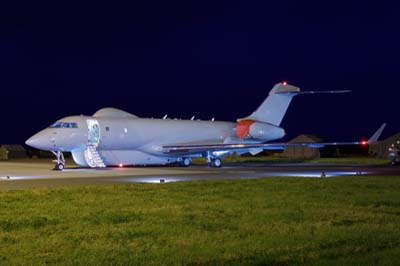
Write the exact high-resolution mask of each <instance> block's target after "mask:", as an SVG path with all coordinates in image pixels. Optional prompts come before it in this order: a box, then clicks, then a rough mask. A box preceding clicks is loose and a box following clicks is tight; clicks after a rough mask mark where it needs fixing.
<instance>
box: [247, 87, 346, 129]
mask: <svg viewBox="0 0 400 266" xmlns="http://www.w3.org/2000/svg"><path fill="white" fill-rule="evenodd" d="M345 92H350V91H349V90H340V91H300V88H299V87H296V86H293V85H289V84H287V83H286V82H281V83H278V84H276V85H275V86H274V87H273V88H272V90H271V91H270V92H269V95H268V97H267V98H266V99H265V100H264V102H263V103H262V104H261V105H260V106H259V107H258V109H257V110H256V111H254V112H253V113H252V114H251V115H250V116H248V117H245V118H241V119H239V120H255V121H259V122H264V123H269V124H272V125H275V126H279V125H280V124H281V122H282V119H283V117H284V116H285V114H286V111H287V109H288V107H289V105H290V102H291V101H292V98H293V97H294V96H296V95H298V94H315V93H345Z"/></svg>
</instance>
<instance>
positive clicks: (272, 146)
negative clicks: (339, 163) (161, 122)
mask: <svg viewBox="0 0 400 266" xmlns="http://www.w3.org/2000/svg"><path fill="white" fill-rule="evenodd" d="M385 126H386V123H384V124H383V125H382V126H381V127H380V128H379V129H378V130H377V131H376V132H375V133H374V134H373V135H372V136H371V138H369V139H368V141H352V142H299V143H287V142H276V143H236V144H193V145H167V146H163V147H162V150H163V152H164V153H166V154H196V153H197V154H198V153H204V152H216V151H230V152H235V151H249V152H251V151H252V150H255V149H257V150H283V149H284V148H285V147H309V148H322V147H325V146H337V145H366V144H372V143H374V142H376V141H377V140H378V138H379V136H380V135H381V133H382V131H383V129H384V128H385Z"/></svg>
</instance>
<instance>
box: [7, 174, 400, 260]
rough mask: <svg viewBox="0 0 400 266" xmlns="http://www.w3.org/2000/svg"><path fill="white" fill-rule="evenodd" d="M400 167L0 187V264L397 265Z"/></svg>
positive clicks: (398, 258) (399, 241)
mask: <svg viewBox="0 0 400 266" xmlns="http://www.w3.org/2000/svg"><path fill="white" fill-rule="evenodd" d="M399 262H400V177H363V176H355V177H338V178H327V179H301V178H265V179H256V180H216V181H196V182H182V183H166V184H128V185H109V186H87V187H61V188H47V189H29V190H13V191H0V265H316V264H317V265H398V264H399Z"/></svg>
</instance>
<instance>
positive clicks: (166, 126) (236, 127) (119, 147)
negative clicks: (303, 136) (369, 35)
mask: <svg viewBox="0 0 400 266" xmlns="http://www.w3.org/2000/svg"><path fill="white" fill-rule="evenodd" d="M344 92H349V91H320V92H316V91H300V88H298V87H295V86H292V85H289V84H287V83H286V82H282V83H278V84H276V85H275V86H274V87H273V88H272V90H271V91H270V93H269V96H268V97H267V98H266V99H265V100H264V102H263V103H262V104H261V105H260V107H259V108H258V109H257V110H256V111H255V112H253V113H252V114H251V115H250V116H248V117H245V118H241V119H238V120H237V122H221V121H214V120H211V121H200V120H194V119H193V118H192V119H190V120H177V119H168V118H167V117H166V116H165V117H164V118H162V119H153V118H139V117H137V116H135V115H133V114H130V113H127V112H124V111H122V110H118V109H115V108H104V109H101V110H99V111H97V112H96V113H95V114H94V115H93V116H83V115H81V116H69V117H65V118H62V119H61V120H58V121H57V122H55V123H54V124H52V125H51V126H50V127H49V128H46V129H44V130H42V131H40V132H39V133H37V134H35V135H34V136H32V137H31V138H29V139H28V140H27V141H26V144H27V145H29V146H32V147H35V148H38V149H41V150H47V151H51V152H52V153H54V154H55V155H56V156H57V159H56V160H55V161H54V162H55V163H56V165H55V169H56V170H62V169H64V165H65V160H64V156H63V152H71V153H72V157H73V159H74V161H75V162H76V163H77V164H78V165H81V166H89V167H107V166H126V165H162V164H170V163H176V162H178V163H179V164H180V165H182V166H189V165H190V164H191V162H192V158H195V157H205V158H207V162H208V164H209V165H210V166H214V167H220V166H221V158H223V157H224V156H226V155H228V154H230V153H233V152H236V153H238V154H243V153H247V152H250V153H251V154H252V155H255V154H257V153H260V152H262V151H263V150H268V149H270V150H277V149H283V148H284V147H287V146H308V147H313V148H320V147H323V146H325V145H357V144H361V145H365V144H369V143H372V142H374V141H376V140H377V139H378V137H379V135H380V133H381V132H382V130H383V128H384V126H385V124H384V125H382V127H381V128H379V130H378V131H377V132H376V133H375V134H374V135H373V136H372V137H371V138H370V139H369V140H368V142H367V141H361V142H341V143H338V142H331V143H266V142H268V141H272V140H276V139H280V138H282V137H283V136H285V131H284V129H283V128H281V127H279V125H280V124H281V121H282V119H283V117H284V115H285V113H286V110H287V108H288V107H289V104H290V102H291V100H292V98H293V96H295V95H298V94H314V93H344Z"/></svg>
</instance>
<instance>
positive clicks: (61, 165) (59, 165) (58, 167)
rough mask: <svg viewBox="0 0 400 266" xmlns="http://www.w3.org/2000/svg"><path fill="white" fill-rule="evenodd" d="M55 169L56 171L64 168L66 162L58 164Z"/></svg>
mask: <svg viewBox="0 0 400 266" xmlns="http://www.w3.org/2000/svg"><path fill="white" fill-rule="evenodd" d="M54 170H56V171H62V170H64V164H63V163H58V164H56V166H55V167H54Z"/></svg>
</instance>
